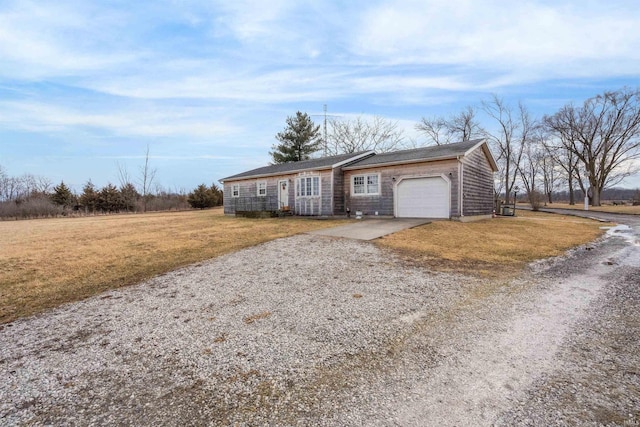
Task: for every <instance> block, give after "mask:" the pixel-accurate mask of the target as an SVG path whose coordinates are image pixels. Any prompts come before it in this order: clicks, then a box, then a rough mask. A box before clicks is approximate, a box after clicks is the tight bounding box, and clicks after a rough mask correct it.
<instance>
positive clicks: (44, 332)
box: [0, 234, 640, 426]
mask: <svg viewBox="0 0 640 427" xmlns="http://www.w3.org/2000/svg"><path fill="white" fill-rule="evenodd" d="M628 237H629V236H626V237H625V238H621V237H616V236H615V235H613V234H612V236H611V237H609V238H607V239H604V240H603V241H601V242H599V243H597V244H595V245H592V246H590V247H589V249H590V250H587V249H586V248H578V249H576V250H575V251H572V252H571V253H569V254H568V255H567V256H566V257H563V258H559V259H554V260H548V261H546V262H543V263H538V264H537V265H535V266H532V268H531V270H530V271H528V272H527V273H526V274H524V275H523V276H522V277H521V278H519V279H517V280H514V281H511V282H500V281H485V280H480V279H476V278H471V277H467V276H461V275H455V274H439V273H433V272H430V271H428V270H426V269H422V268H419V267H416V266H410V265H406V264H405V263H403V261H402V260H401V259H400V258H397V257H396V256H395V255H393V253H391V252H389V251H386V250H383V249H380V248H378V247H377V246H375V245H374V244H371V243H368V242H360V241H355V240H348V239H336V238H331V237H321V236H312V235H301V236H294V237H290V238H285V239H279V240H275V241H272V242H269V243H266V244H263V245H259V246H256V247H253V248H249V249H246V250H242V251H240V252H237V253H234V254H230V255H226V256H223V257H220V258H217V259H215V260H212V261H210V262H207V263H203V264H199V265H194V266H191V267H188V268H185V269H181V270H177V271H174V272H172V273H169V274H166V275H163V276H159V277H156V278H154V279H152V280H149V281H147V282H144V283H142V284H140V285H138V286H133V287H129V288H126V289H121V290H118V291H111V292H108V293H105V294H102V295H99V296H97V297H94V298H91V299H88V300H85V301H82V302H79V303H74V304H70V305H66V306H63V307H61V308H59V309H56V310H52V311H50V312H48V313H45V314H42V315H39V316H35V317H32V318H27V319H21V320H18V321H15V322H13V323H10V324H6V325H1V326H0V377H1V378H2V382H1V383H0V425H105V424H124V425H327V426H329V425H331V426H333V425H335V426H338V425H340V426H342V425H380V426H388V425H435V424H439V425H492V424H496V425H513V424H522V425H576V424H583V423H585V422H587V423H589V422H590V423H592V424H593V425H638V424H640V412H639V409H638V408H640V405H639V404H638V402H639V400H638V399H639V395H640V375H638V369H637V367H638V366H640V359H639V356H638V354H637V348H639V347H638V327H639V326H638V302H639V299H638V295H639V294H638V286H639V284H638V283H639V279H638V274H639V273H638V271H639V270H640V265H636V261H635V260H636V259H637V251H638V247H637V246H635V238H628ZM606 261H611V262H612V263H611V264H608V263H607V262H606ZM629 423H631V424H629ZM633 423H637V424H633Z"/></svg>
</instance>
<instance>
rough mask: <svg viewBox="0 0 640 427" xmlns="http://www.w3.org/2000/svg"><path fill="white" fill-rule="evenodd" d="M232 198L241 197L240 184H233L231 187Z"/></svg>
mask: <svg viewBox="0 0 640 427" xmlns="http://www.w3.org/2000/svg"><path fill="white" fill-rule="evenodd" d="M231 197H240V184H233V185H232V186H231Z"/></svg>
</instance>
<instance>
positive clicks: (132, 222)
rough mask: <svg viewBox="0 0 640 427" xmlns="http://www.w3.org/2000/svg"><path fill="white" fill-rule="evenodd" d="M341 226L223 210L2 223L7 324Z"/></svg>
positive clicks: (0, 305) (0, 283)
mask: <svg viewBox="0 0 640 427" xmlns="http://www.w3.org/2000/svg"><path fill="white" fill-rule="evenodd" d="M341 223H342V222H341V221H336V220H326V221H315V220H308V219H299V218H275V219H246V218H234V217H227V216H224V215H223V214H222V210H221V209H214V210H205V211H189V212H173V213H151V214H138V215H112V216H100V217H89V218H60V219H46V220H30V221H6V222H0V236H2V239H0V323H4V322H9V321H11V320H13V319H16V318H18V317H22V316H27V315H30V314H34V313H38V312H41V311H43V310H46V309H48V308H51V307H56V306H58V305H60V304H64V303H67V302H71V301H77V300H80V299H83V298H86V297H89V296H92V295H96V294H98V293H100V292H103V291H105V290H108V289H114V288H118V287H121V286H126V285H131V284H134V283H137V282H139V281H141V280H144V279H147V278H149V277H153V276H155V275H158V274H161V273H165V272H168V271H171V270H174V269H176V268H178V267H181V266H185V265H188V264H192V263H196V262H199V261H202V260H206V259H210V258H213V257H216V256H220V255H222V254H225V253H229V252H233V251H237V250H239V249H242V248H245V247H248V246H253V245H256V244H259V243H262V242H266V241H269V240H273V239H276V238H280V237H285V236H290V235H293V234H297V233H301V232H305V231H309V230H314V229H318V228H325V227H329V226H335V225H339V224H341Z"/></svg>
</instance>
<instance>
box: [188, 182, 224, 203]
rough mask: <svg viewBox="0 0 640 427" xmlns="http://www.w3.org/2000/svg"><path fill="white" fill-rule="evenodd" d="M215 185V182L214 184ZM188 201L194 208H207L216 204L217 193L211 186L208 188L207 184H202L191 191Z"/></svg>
mask: <svg viewBox="0 0 640 427" xmlns="http://www.w3.org/2000/svg"><path fill="white" fill-rule="evenodd" d="M214 186H215V184H214ZM187 201H188V202H189V204H190V205H191V207H192V208H194V209H205V208H210V207H212V206H215V205H216V202H217V200H216V194H215V193H214V192H213V191H212V189H211V188H207V186H206V185H204V184H200V185H198V187H197V188H196V189H195V190H193V191H192V192H191V193H189V196H188V197H187Z"/></svg>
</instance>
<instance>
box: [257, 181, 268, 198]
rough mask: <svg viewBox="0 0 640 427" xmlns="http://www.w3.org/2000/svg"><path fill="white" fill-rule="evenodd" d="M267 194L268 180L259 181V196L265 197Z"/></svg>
mask: <svg viewBox="0 0 640 427" xmlns="http://www.w3.org/2000/svg"><path fill="white" fill-rule="evenodd" d="M266 195H267V181H258V196H259V197H264V196H266Z"/></svg>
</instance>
